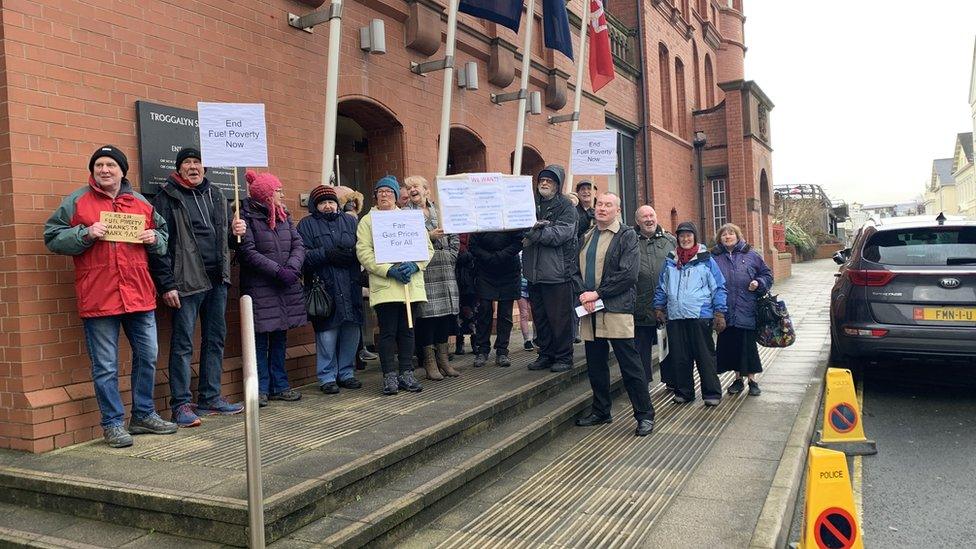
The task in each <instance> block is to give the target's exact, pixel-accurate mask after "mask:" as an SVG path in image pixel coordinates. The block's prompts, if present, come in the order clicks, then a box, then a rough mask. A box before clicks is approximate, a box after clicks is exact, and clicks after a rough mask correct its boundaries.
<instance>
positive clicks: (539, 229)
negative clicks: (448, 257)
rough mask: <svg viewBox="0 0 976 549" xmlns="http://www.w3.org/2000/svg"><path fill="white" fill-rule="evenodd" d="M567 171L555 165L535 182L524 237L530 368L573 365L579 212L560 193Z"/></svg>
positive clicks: (562, 368)
mask: <svg viewBox="0 0 976 549" xmlns="http://www.w3.org/2000/svg"><path fill="white" fill-rule="evenodd" d="M565 176H566V171H565V170H564V169H563V167H562V166H559V165H556V164H552V165H550V166H547V167H546V169H544V170H542V171H541V172H539V177H538V178H537V179H536V219H537V220H538V221H536V223H535V225H534V226H533V227H532V228H531V229H529V231H528V232H527V233H526V235H525V238H524V239H523V241H522V243H523V251H522V274H523V276H524V277H525V280H526V281H528V283H529V300H530V301H531V303H532V317H533V320H534V321H535V331H536V341H537V342H538V344H539V358H538V359H536V361H535V362H533V363H532V364H530V365H529V369H530V370H545V369H549V370H551V371H553V372H565V371H567V370H569V369H571V368H572V367H573V322H576V315H575V313H574V312H573V299H574V296H573V283H572V279H573V274H574V272H575V270H576V228H577V216H576V208H575V206H573V203H572V202H570V200H569V199H568V198H566V197H565V196H564V195H563V194H562V193H561V191H560V189H561V188H562V185H563V178H564V177H565Z"/></svg>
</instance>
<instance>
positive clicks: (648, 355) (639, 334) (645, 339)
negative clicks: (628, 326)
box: [634, 326, 663, 383]
mask: <svg viewBox="0 0 976 549" xmlns="http://www.w3.org/2000/svg"><path fill="white" fill-rule="evenodd" d="M655 343H657V328H656V327H655V326H634V345H636V346H637V353H638V354H640V361H641V365H642V366H643V367H644V377H646V378H647V382H648V383H650V382H652V381H654V380H653V376H652V375H651V374H652V366H653V365H654V353H653V347H654V344H655ZM662 372H663V370H662Z"/></svg>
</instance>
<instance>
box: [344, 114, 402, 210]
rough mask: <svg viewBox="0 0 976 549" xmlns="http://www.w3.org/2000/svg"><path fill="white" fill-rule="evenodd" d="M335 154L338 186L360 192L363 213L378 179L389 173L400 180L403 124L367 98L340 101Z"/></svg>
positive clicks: (369, 202) (370, 201) (369, 205)
mask: <svg viewBox="0 0 976 549" xmlns="http://www.w3.org/2000/svg"><path fill="white" fill-rule="evenodd" d="M336 154H337V155H339V176H340V183H341V184H342V185H344V186H346V187H351V188H353V189H355V190H357V191H359V192H361V193H363V197H364V198H365V200H364V202H365V204H364V208H363V211H364V212H365V211H368V210H369V208H370V207H371V206H372V202H373V196H372V194H373V193H372V192H371V190H372V188H373V184H374V183H375V182H376V181H377V180H379V178H381V177H383V176H384V175H387V174H392V175H395V176H396V177H397V179H399V180H400V181H402V180H403V172H404V165H405V164H404V144H403V125H402V124H400V121H399V120H397V118H396V115H395V114H394V113H393V112H392V111H391V110H389V109H387V108H386V107H385V106H383V105H381V104H379V103H377V102H375V101H374V100H372V99H370V98H366V97H356V98H349V99H343V100H342V101H340V102H339V106H338V118H337V120H336Z"/></svg>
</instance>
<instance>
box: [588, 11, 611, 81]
mask: <svg viewBox="0 0 976 549" xmlns="http://www.w3.org/2000/svg"><path fill="white" fill-rule="evenodd" d="M588 32H589V35H590V85H592V86H593V91H598V90H599V89H600V88H602V87H603V86H606V85H607V83H609V82H610V81H611V80H613V75H614V73H613V55H612V54H611V53H610V31H609V30H608V29H607V16H606V15H605V14H604V13H603V2H602V0H590V28H589V31H588Z"/></svg>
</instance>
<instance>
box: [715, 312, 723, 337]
mask: <svg viewBox="0 0 976 549" xmlns="http://www.w3.org/2000/svg"><path fill="white" fill-rule="evenodd" d="M714 327H715V333H716V334H720V333H722V332H724V331H725V314H724V313H715V324H714Z"/></svg>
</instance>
